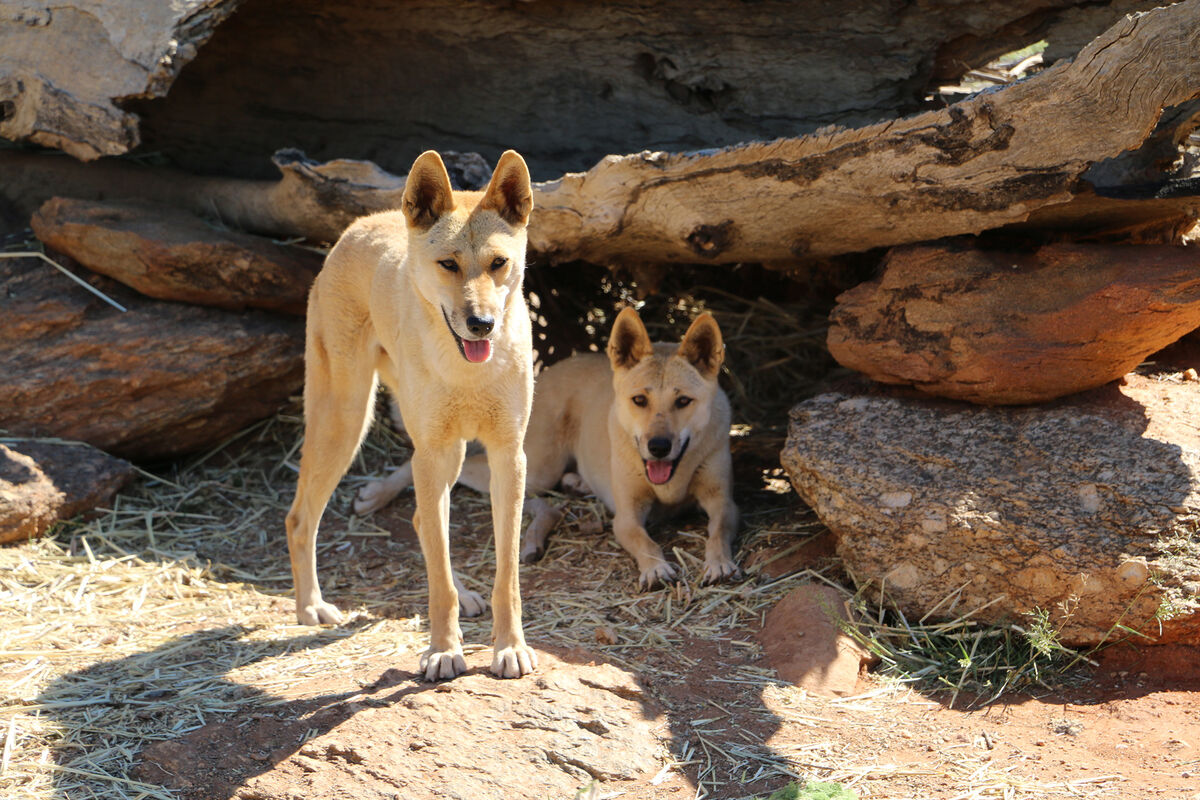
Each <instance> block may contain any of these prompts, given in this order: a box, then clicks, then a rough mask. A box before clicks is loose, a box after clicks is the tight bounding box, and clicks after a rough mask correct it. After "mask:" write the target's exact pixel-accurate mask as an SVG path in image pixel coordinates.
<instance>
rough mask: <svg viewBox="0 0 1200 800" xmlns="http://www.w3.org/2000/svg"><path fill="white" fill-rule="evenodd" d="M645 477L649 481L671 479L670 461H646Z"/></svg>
mask: <svg viewBox="0 0 1200 800" xmlns="http://www.w3.org/2000/svg"><path fill="white" fill-rule="evenodd" d="M646 477H647V478H649V479H650V482H651V483H666V482H667V481H669V480H671V462H670V461H647V462H646Z"/></svg>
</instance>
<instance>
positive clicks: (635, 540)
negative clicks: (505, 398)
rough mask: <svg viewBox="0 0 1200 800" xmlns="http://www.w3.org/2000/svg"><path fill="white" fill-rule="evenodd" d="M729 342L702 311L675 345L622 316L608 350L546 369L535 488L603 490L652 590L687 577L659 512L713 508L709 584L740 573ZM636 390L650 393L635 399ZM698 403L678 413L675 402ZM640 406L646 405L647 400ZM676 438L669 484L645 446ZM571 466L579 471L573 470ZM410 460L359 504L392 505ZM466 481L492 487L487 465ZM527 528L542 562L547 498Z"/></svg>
mask: <svg viewBox="0 0 1200 800" xmlns="http://www.w3.org/2000/svg"><path fill="white" fill-rule="evenodd" d="M723 359H724V344H723V342H722V339H721V332H720V329H719V328H718V326H717V323H716V320H714V319H713V318H712V316H711V315H709V314H702V315H700V316H699V317H697V319H696V320H695V321H694V322H693V323H692V326H691V328H689V330H688V332H687V334H686V335H685V336H684V338H683V340H682V341H681V342H680V344H678V345H674V344H665V343H664V344H652V343H651V342H650V337H649V336H648V334H647V333H646V328H645V326H644V325H643V324H642V321H641V319H640V318H639V317H638V315H637V312H635V311H633V310H632V309H625V310H624V311H622V312H621V314H620V315H619V316H618V318H617V321H616V323H615V324H614V326H613V332H612V336H611V338H610V340H609V346H608V354H607V357H606V356H605V355H602V354H599V353H595V354H583V355H576V356H573V357H571V358H569V359H566V360H565V361H562V362H560V363H558V364H555V365H553V366H552V367H550V368H548V369H547V370H546V371H545V372H543V373H542V374H541V376H540V377H539V378H538V381H537V391H536V393H535V396H534V402H533V414H532V417H531V418H530V423H529V431H528V434H527V436H526V438H525V453H526V456H527V460H528V463H529V465H530V466H529V476H528V482H527V488H528V490H529V491H530V492H539V491H545V490H547V489H551V488H553V487H554V486H555V485H557V484H559V483H560V481H561V482H562V483H563V485H564V486H567V485H572V486H579V484H580V482H582V484H585V486H584V487H582V488H584V489H587V490H590V491H591V492H594V493H595V495H596V496H597V497H599V498H600V499H601V500H603V501H604V504H605V505H606V506H608V508H609V510H610V511H612V512H613V514H614V517H613V531H614V533H615V534H616V537H617V540H618V541H619V542H620V543H621V545H622V546H624V548H625V549H626V550H627V551H629V553H630V554H631V555H632V556H633V557H634V559H636V560H637V564H638V570H639V573H640V574H639V583H640V584H641V585H642V586H643V587H647V588H648V587H650V586H653V585H655V584H659V583H668V582H671V581H674V580H676V579H677V577H678V573H677V570H676V567H675V566H674V565H673V564H671V563H670V562H668V561H667V560H666V558H665V557H664V556H663V553H662V549H661V548H660V547H659V546H658V545H657V544H655V543H654V541H653V540H652V539H651V538H650V537H649V535H648V534H647V533H646V529H645V524H646V519H647V517H648V516H649V514H650V512H651V510H653V509H659V510H664V511H666V512H668V513H669V512H672V511H675V510H678V509H681V508H684V507H686V506H688V505H690V504H692V503H699V504H700V506H701V507H702V508H703V509H704V510H705V512H706V513H707V514H708V518H709V524H708V544H707V547H706V549H705V558H704V579H705V580H706V581H716V580H721V579H725V578H731V577H735V576H737V575H738V574H739V572H740V571H739V570H738V567H737V565H736V564H735V563H734V561H733V553H732V548H733V537H734V534H735V532H736V530H737V524H738V511H737V506H736V505H735V504H734V502H733V497H732V485H733V469H732V465H731V461H730V455H729V422H730V409H729V399H728V398H727V397H726V396H725V393H724V392H723V391H721V389H720V387H719V386H718V385H717V375H718V373H719V371H720V367H721V364H722V361H723ZM635 397H639V398H644V400H645V402H644V405H638V404H637V402H635V401H634V398H635ZM680 397H687V398H689V399H690V403H688V404H687V405H686V406H684V407H682V408H680V407H679V404H678V402H677V401H678V399H679V398H680ZM638 402H640V401H638ZM656 437H657V438H661V439H665V440H669V441H670V442H671V450H670V452H669V454H668V456H667V458H668V459H675V458H677V457H679V453H680V450H681V449H682V448H683V443H684V441H687V449H686V452H684V453H683V455H682V457H681V458H679V461H678V465H677V466H676V468H675V472H674V474H673V475H672V477H671V478H670V480H669V481H667V482H666V483H664V484H661V485H654V484H652V483H651V482H650V480H649V479H648V477H647V469H646V465H645V461H646V459H647V458H648V457H649V456H650V455H651V454H650V453H649V452H648V449H647V447H648V444H649V441H650V440H651V439H654V438H656ZM569 469H574V470H576V472H577V473H578V477H576V475H575V473H569V472H568V470H569ZM406 470H407V465H406V466H405V467H401V468H400V469H399V470H397V471H396V472H395V473H393V474H392V475H390V476H389V477H388V478H386V479H384V480H382V481H378V482H376V483H374V484H370V485H368V486H367V487H365V488H364V489H363V490H362V492H360V495H359V500H358V502H357V503H356V504H355V507H356V509H357V510H359V511H360V512H363V513H365V512H367V511H370V510H373V509H375V508H379V507H381V506H382V505H384V504H385V503H386V502H387V501H388V500H390V499H391V498H392V497H394V496H395V495H396V494H397V493H399V492H400V491H401V490H403V489H404V488H405V487H406V486H407V485H408V483H407V472H406ZM459 482H460V483H463V484H465V485H467V486H470V487H471V488H474V489H478V490H480V491H485V490H486V489H487V486H488V469H487V464H486V462H485V461H484V459H483V458H482V457H472V458H468V459H467V460H466V463H465V464H464V466H463V470H462V474H461V475H460V476H459ZM530 504H531V505H530V510H533V511H535V516H534V520H533V522H531V523H530V527H529V529H528V530H527V531H526V534H525V543H524V546H523V547H522V556H523V557H525V558H526V559H531V558H537V557H539V556H540V555H541V552H542V550H543V548H544V544H545V539H546V536H547V535H548V534H549V532H550V528H552V527H553V524H554V522H556V521H557V516H555V512H554V511H553V510H552V509H549V507H548V506H547V505H546V504H545V503H544V502H540V501H537V500H536V499H535V500H530Z"/></svg>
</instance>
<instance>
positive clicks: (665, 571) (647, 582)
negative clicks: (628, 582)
mask: <svg viewBox="0 0 1200 800" xmlns="http://www.w3.org/2000/svg"><path fill="white" fill-rule="evenodd" d="M678 580H679V571H678V570H676V569H675V565H674V564H671V563H668V562H666V561H659V562H658V563H657V564H655V565H654V566H652V567H647V568H646V569H644V570H642V574H641V575H640V576H638V587H639V588H641V589H642V590H643V591H650V590H651V589H657V588H658V587H660V586H670V585H671V584H673V583H675V582H676V581H678Z"/></svg>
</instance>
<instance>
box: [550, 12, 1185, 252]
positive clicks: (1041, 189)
mask: <svg viewBox="0 0 1200 800" xmlns="http://www.w3.org/2000/svg"><path fill="white" fill-rule="evenodd" d="M1197 52H1200V0H1188V1H1187V2H1183V3H1179V4H1177V5H1174V6H1171V7H1169V8H1160V9H1156V10H1154V11H1150V12H1147V13H1145V14H1141V15H1137V16H1133V17H1129V18H1127V19H1126V20H1124V21H1122V22H1120V23H1119V24H1117V25H1115V26H1114V27H1113V28H1111V29H1110V30H1108V31H1106V32H1105V33H1104V34H1102V35H1101V36H1100V37H1099V38H1097V39H1096V40H1095V41H1093V42H1092V43H1091V44H1089V45H1088V46H1087V47H1085V48H1084V49H1083V51H1082V52H1080V54H1079V56H1078V57H1077V58H1076V59H1075V61H1074V62H1073V63H1070V64H1064V65H1061V66H1059V67H1056V68H1053V69H1050V70H1047V71H1046V72H1043V73H1041V74H1039V75H1037V76H1034V77H1033V78H1030V79H1029V80H1027V81H1024V82H1022V83H1019V84H1015V85H1012V86H1009V87H1007V88H1004V89H1001V90H998V91H994V92H990V93H985V94H981V95H979V96H976V97H973V98H972V99H969V100H965V101H963V102H960V103H957V104H955V105H954V106H952V107H950V108H949V109H947V110H945V111H938V112H928V113H924V114H920V115H917V116H915V117H910V118H907V119H902V120H897V121H893V122H887V123H881V124H878V125H873V126H870V127H866V128H861V129H858V130H853V131H841V132H836V133H830V134H825V135H811V136H807V137H804V138H801V139H788V140H782V141H778V142H770V143H755V144H748V145H744V146H740V147H734V148H729V149H727V150H723V151H720V152H718V153H714V154H684V155H668V154H665V153H644V154H638V155H632V156H626V157H624V158H612V159H608V160H606V161H604V162H603V163H601V164H599V165H597V166H596V167H595V168H593V169H592V170H591V171H589V172H588V173H586V174H584V175H569V176H566V177H564V178H563V179H562V180H561V181H559V182H557V183H554V184H544V185H543V186H542V187H541V194H540V195H539V196H538V197H537V198H536V200H535V202H539V207H540V209H541V212H540V216H539V217H538V220H537V224H536V225H535V226H533V227H532V228H531V231H530V245H531V246H532V247H533V248H534V249H536V250H539V251H541V252H543V253H549V254H551V256H552V258H554V259H556V260H569V259H574V258H580V259H585V260H589V261H599V262H601V263H630V262H633V263H638V262H642V263H645V262H650V263H663V262H678V261H684V262H687V261H697V260H707V261H716V262H730V261H768V262H770V261H775V262H781V263H787V262H794V261H796V260H797V259H802V258H806V257H820V256H832V255H837V254H841V253H851V252H859V251H863V250H868V249H870V248H873V247H884V246H890V245H895V244H902V243H909V242H919V241H924V240H928V239H935V238H939V237H943V236H948V235H953V234H963V233H978V232H980V231H983V230H987V229H989V228H995V227H998V226H1001V225H1004V224H1006V223H1011V222H1016V221H1020V220H1023V219H1025V218H1026V217H1027V216H1028V215H1029V213H1030V212H1031V211H1033V210H1035V209H1037V208H1040V207H1043V206H1046V205H1052V204H1056V203H1063V202H1066V201H1068V200H1070V199H1071V197H1072V193H1073V192H1074V191H1075V188H1076V181H1077V179H1078V178H1079V176H1080V175H1081V174H1082V173H1083V172H1084V170H1086V169H1087V168H1088V167H1089V166H1090V165H1091V164H1092V163H1093V162H1095V161H1098V160H1100V159H1104V158H1108V157H1111V156H1114V155H1116V154H1118V153H1120V152H1122V151H1124V150H1128V149H1131V148H1136V147H1137V146H1138V145H1140V144H1141V143H1142V141H1143V140H1145V139H1146V137H1147V136H1148V135H1149V134H1150V132H1151V131H1152V129H1153V128H1154V125H1155V123H1156V122H1157V121H1158V118H1159V115H1160V114H1161V112H1162V109H1163V108H1164V107H1167V106H1173V105H1177V104H1179V103H1183V102H1186V101H1189V100H1191V99H1193V98H1195V97H1197V96H1200V58H1198V57H1197V55H1196V54H1197Z"/></svg>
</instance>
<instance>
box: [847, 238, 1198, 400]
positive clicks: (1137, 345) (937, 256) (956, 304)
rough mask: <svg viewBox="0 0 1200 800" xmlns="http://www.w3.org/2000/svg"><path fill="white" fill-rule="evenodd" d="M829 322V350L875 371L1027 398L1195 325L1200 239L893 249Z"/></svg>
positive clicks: (1107, 373)
mask: <svg viewBox="0 0 1200 800" xmlns="http://www.w3.org/2000/svg"><path fill="white" fill-rule="evenodd" d="M830 319H831V321H832V325H831V326H830V328H829V335H828V345H829V351H830V353H831V354H832V355H833V357H834V358H836V359H837V360H838V362H839V363H841V364H842V365H843V366H846V367H849V368H851V369H854V370H858V371H859V372H862V373H864V374H865V375H867V376H868V377H870V378H873V379H874V380H877V381H881V382H883V383H893V384H908V385H911V386H913V387H915V388H916V389H918V390H920V391H922V392H924V393H926V394H931V395H938V396H941V397H951V398H956V399H961V400H969V401H971V402H975V403H985V404H1010V403H1036V402H1041V401H1045V400H1050V399H1053V398H1056V397H1062V396H1063V395H1067V394H1070V393H1072V392H1078V391H1082V390H1085V389H1091V388H1093V387H1096V386H1100V385H1102V384H1104V383H1107V382H1108V381H1111V380H1115V379H1116V378H1119V377H1121V376H1122V375H1124V374H1125V373H1127V372H1129V371H1130V370H1131V369H1133V368H1134V367H1136V366H1137V365H1138V364H1139V363H1141V361H1142V360H1143V359H1145V358H1146V356H1148V355H1150V354H1151V353H1154V352H1156V351H1157V350H1160V349H1162V348H1163V347H1165V346H1167V345H1168V344H1170V343H1171V342H1174V341H1175V340H1177V339H1179V338H1180V337H1181V336H1183V335H1184V334H1186V333H1188V332H1189V331H1192V330H1195V329H1196V328H1200V249H1197V248H1195V247H1170V246H1166V245H1161V246H1153V245H1144V246H1138V247H1116V246H1100V245H1081V244H1053V245H1047V246H1045V247H1042V248H1041V249H1039V250H1037V251H1036V252H1033V253H1014V252H1007V251H989V250H982V249H978V248H975V247H970V246H962V245H959V246H955V245H951V246H941V245H933V246H930V245H922V246H915V247H906V248H898V249H896V250H893V251H892V252H891V253H890V254H889V255H888V258H887V261H886V264H885V269H884V273H883V276H882V277H881V278H880V279H879V280H877V281H870V282H867V283H863V284H860V285H859V286H856V287H855V288H853V289H851V290H850V291H848V292H844V293H843V294H842V295H841V296H840V297H839V298H838V305H837V306H836V307H835V308H834V310H833V313H832V314H831V315H830Z"/></svg>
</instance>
